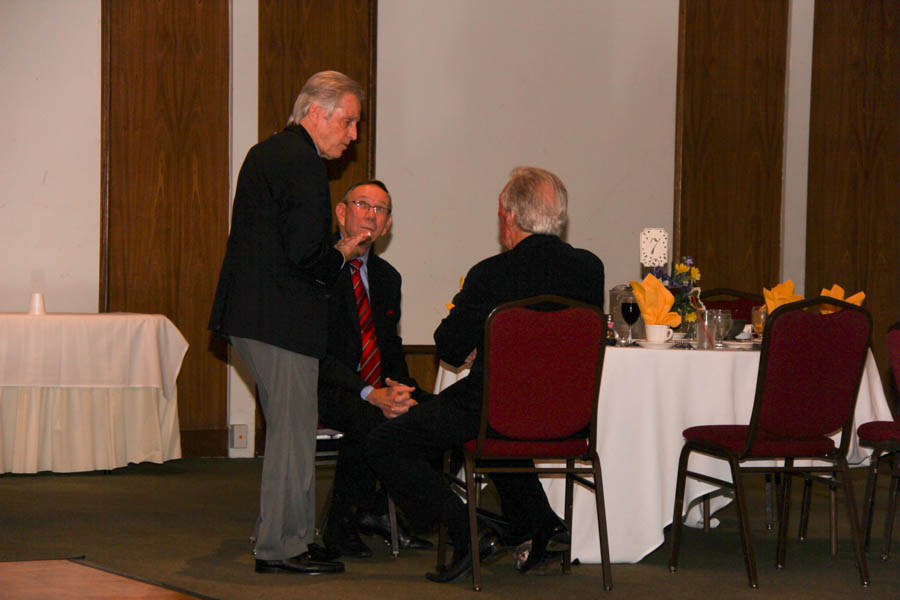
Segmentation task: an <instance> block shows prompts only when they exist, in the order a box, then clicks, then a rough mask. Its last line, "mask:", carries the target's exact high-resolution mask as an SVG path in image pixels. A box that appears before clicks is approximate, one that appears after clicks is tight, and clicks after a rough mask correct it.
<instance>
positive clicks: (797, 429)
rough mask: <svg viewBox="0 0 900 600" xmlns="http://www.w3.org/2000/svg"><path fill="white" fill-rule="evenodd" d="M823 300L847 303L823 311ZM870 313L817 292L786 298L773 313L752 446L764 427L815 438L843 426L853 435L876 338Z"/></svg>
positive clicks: (846, 439) (766, 331) (753, 419)
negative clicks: (861, 388)
mask: <svg viewBox="0 0 900 600" xmlns="http://www.w3.org/2000/svg"><path fill="white" fill-rule="evenodd" d="M821 304H829V305H831V306H837V307H839V308H840V309H841V310H838V311H837V312H834V313H830V314H818V312H816V311H815V310H808V309H809V308H811V307H812V308H813V309H815V307H817V306H819V305H821ZM871 331H872V319H871V317H870V316H869V313H868V312H867V311H866V310H865V309H863V308H860V307H858V306H855V305H853V304H848V303H847V302H842V301H835V300H834V299H833V298H824V297H821V296H820V297H817V298H812V299H810V300H802V301H799V302H792V303H789V304H785V305H783V306H781V307H780V308H778V309H776V310H775V311H773V313H772V314H771V315H769V317H768V318H767V319H766V324H765V329H764V331H763V345H762V353H761V354H760V359H759V374H758V376H757V384H756V399H755V401H754V405H753V415H752V417H751V421H750V431H751V433H750V435H749V436H748V446H747V450H749V449H750V447H751V444H752V442H753V439H754V438H755V436H756V434H757V433H758V432H762V433H766V434H769V435H772V436H776V437H779V438H808V437H814V436H819V435H828V434H832V433H834V432H835V431H837V430H839V429H843V435H842V437H841V451H842V452H843V453H846V450H847V444H848V443H849V440H850V430H851V427H852V421H853V411H854V407H855V406H856V396H857V393H858V391H859V382H860V379H861V378H862V373H863V368H864V366H865V360H866V353H867V351H868V348H869V344H870V341H871Z"/></svg>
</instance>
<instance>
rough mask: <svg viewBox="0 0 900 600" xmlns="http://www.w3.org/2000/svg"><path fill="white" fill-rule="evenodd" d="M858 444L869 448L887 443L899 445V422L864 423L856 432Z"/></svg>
mask: <svg viewBox="0 0 900 600" xmlns="http://www.w3.org/2000/svg"><path fill="white" fill-rule="evenodd" d="M856 433H857V435H858V436H859V443H860V444H865V445H867V446H871V445H873V444H884V443H887V442H894V443H900V422H897V421H872V422H871V423H864V424H862V425H860V426H859V429H857V430H856Z"/></svg>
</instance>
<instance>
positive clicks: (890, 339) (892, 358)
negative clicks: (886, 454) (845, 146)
mask: <svg viewBox="0 0 900 600" xmlns="http://www.w3.org/2000/svg"><path fill="white" fill-rule="evenodd" d="M887 353H888V362H889V363H890V364H891V371H893V372H894V389H896V390H897V393H898V394H900V321H897V322H896V323H894V324H893V325H891V327H890V329H888V333H887ZM894 408H895V410H894V420H895V421H900V403H898V404H897V406H895V407H894Z"/></svg>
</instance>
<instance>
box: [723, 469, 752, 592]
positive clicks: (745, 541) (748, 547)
mask: <svg viewBox="0 0 900 600" xmlns="http://www.w3.org/2000/svg"><path fill="white" fill-rule="evenodd" d="M728 464H729V466H730V467H731V480H732V481H733V482H734V503H735V504H736V505H737V511H738V523H739V524H740V531H741V544H742V545H743V548H744V564H745V566H746V567H747V579H748V581H749V583H750V587H752V588H757V587H759V581H758V579H757V576H756V558H755V557H754V555H753V542H752V541H751V538H750V523H749V520H748V519H747V499H746V497H745V496H744V484H743V480H742V478H741V470H740V465H739V464H738V461H737V457H735V456H729V457H728Z"/></svg>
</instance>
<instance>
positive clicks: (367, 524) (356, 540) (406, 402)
mask: <svg viewBox="0 0 900 600" xmlns="http://www.w3.org/2000/svg"><path fill="white" fill-rule="evenodd" d="M335 216H336V218H337V222H338V228H339V230H340V235H341V236H342V237H345V238H347V237H353V236H355V235H357V234H358V233H361V232H363V231H367V232H369V234H370V237H369V239H368V241H367V242H366V243H365V246H366V248H365V251H364V252H363V253H362V254H361V255H360V257H359V258H356V259H354V260H352V261H350V262H348V263H347V264H346V265H344V268H343V270H342V271H341V273H340V276H339V277H338V279H337V281H336V282H335V283H334V284H333V285H332V286H331V288H330V289H329V298H328V350H327V355H326V357H325V358H324V359H323V360H322V363H321V366H320V368H319V423H320V424H321V425H323V426H325V427H329V428H332V429H337V430H339V431H342V432H344V437H343V438H342V439H341V446H340V450H339V453H338V458H337V466H336V467H335V474H334V485H333V487H332V504H331V509H330V511H329V513H328V518H327V521H326V524H325V530H324V532H323V534H322V539H323V542H324V543H325V546H326V547H327V548H328V549H329V550H332V551H335V552H338V553H339V554H341V555H342V556H347V557H356V558H365V557H368V556H371V555H372V551H371V550H370V549H369V548H368V547H367V546H366V544H365V543H364V542H363V541H362V539H361V538H360V536H359V534H360V532H362V533H364V534H373V533H377V534H379V535H381V536H382V537H384V538H385V540H389V539H390V521H389V519H388V514H387V497H386V496H385V495H384V493H383V492H376V478H375V473H374V471H372V469H371V467H369V466H368V464H367V463H366V460H365V457H364V456H363V443H364V441H365V439H366V435H367V434H368V432H369V431H370V430H371V429H374V428H375V427H376V426H378V425H380V424H381V423H384V422H385V421H387V420H388V419H392V418H394V417H396V416H399V415H402V414H404V413H405V412H406V411H407V410H409V407H410V406H413V405H414V404H416V403H417V400H423V399H426V398H428V397H430V394H428V393H427V392H424V391H423V390H421V389H419V388H418V387H417V385H416V382H415V380H413V379H411V378H410V376H409V370H408V368H407V365H406V357H405V355H404V352H403V340H402V339H401V338H400V336H399V335H398V334H397V324H398V323H399V322H400V284H401V277H400V273H398V272H397V270H396V269H394V267H392V266H391V265H390V264H389V263H388V262H387V261H385V260H384V259H382V258H380V257H379V256H377V255H376V254H375V252H374V251H373V249H372V244H373V243H374V242H375V240H377V239H378V238H379V237H381V236H382V235H383V234H384V233H386V232H387V231H388V230H389V229H390V227H391V223H392V218H391V196H390V194H389V193H388V190H387V187H385V185H384V184H383V183H382V182H380V181H377V180H372V181H367V182H364V183H358V184H356V185H354V186H353V187H351V188H350V189H349V190H347V193H346V194H345V196H344V199H343V200H342V201H341V202H340V203H338V205H337V206H336V207H335ZM399 533H400V535H399V542H400V547H401V548H413V549H416V548H418V549H427V548H430V547H431V543H430V542H428V541H427V540H423V539H420V538H417V537H415V536H413V535H411V534H410V533H408V532H406V531H405V530H404V528H403V527H401V529H400V532H399Z"/></svg>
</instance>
